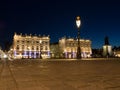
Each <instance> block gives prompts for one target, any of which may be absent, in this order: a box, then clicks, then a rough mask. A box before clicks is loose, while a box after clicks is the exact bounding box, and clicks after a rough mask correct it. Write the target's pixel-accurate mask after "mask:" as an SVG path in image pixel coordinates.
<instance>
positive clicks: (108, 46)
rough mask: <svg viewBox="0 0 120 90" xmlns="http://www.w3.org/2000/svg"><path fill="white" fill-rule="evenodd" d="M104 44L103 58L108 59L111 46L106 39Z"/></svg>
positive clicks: (106, 38) (110, 53) (110, 54)
mask: <svg viewBox="0 0 120 90" xmlns="http://www.w3.org/2000/svg"><path fill="white" fill-rule="evenodd" d="M104 41H105V44H104V45H103V56H104V57H109V56H112V55H113V53H112V46H111V45H110V44H109V40H108V37H107V36H106V37H105V40H104Z"/></svg>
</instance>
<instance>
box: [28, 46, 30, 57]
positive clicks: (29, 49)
mask: <svg viewBox="0 0 120 90" xmlns="http://www.w3.org/2000/svg"><path fill="white" fill-rule="evenodd" d="M27 49H28V59H29V58H30V57H29V54H30V51H29V50H30V47H29V46H28V47H27Z"/></svg>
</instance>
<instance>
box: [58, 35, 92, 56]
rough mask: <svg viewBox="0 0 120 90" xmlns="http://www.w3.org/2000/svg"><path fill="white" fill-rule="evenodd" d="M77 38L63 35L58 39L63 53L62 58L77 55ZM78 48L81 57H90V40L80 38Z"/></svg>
mask: <svg viewBox="0 0 120 90" xmlns="http://www.w3.org/2000/svg"><path fill="white" fill-rule="evenodd" d="M77 45H78V41H77V39H76V40H75V39H73V38H66V37H63V38H61V39H60V40H59V47H60V49H61V51H62V53H63V56H64V58H76V57H77ZM80 48H81V56H82V58H87V57H91V54H92V49H91V41H90V40H84V39H80Z"/></svg>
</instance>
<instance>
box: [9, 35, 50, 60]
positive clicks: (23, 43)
mask: <svg viewBox="0 0 120 90" xmlns="http://www.w3.org/2000/svg"><path fill="white" fill-rule="evenodd" d="M9 52H11V56H12V57H13V58H16V59H20V58H40V57H41V56H42V58H50V37H49V36H40V35H39V36H36V35H34V36H33V35H22V34H20V35H18V34H16V33H15V34H14V37H13V45H12V48H11V49H10V51H9Z"/></svg>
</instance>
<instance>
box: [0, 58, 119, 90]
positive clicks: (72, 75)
mask: <svg viewBox="0 0 120 90" xmlns="http://www.w3.org/2000/svg"><path fill="white" fill-rule="evenodd" d="M0 90H120V60H119V59H118V60H116V59H114V60H104V59H102V60H92V61H90V59H89V60H82V61H80V60H77V61H76V60H69V61H67V60H59V61H55V60H48V61H41V60H15V61H7V62H5V61H0Z"/></svg>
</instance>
